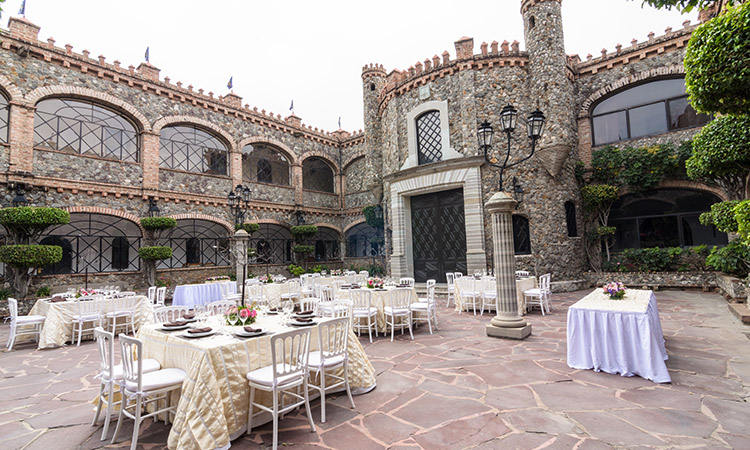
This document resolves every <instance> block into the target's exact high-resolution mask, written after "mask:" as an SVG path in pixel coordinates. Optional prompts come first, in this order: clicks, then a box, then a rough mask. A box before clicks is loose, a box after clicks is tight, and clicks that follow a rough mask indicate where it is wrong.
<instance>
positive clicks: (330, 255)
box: [313, 227, 340, 261]
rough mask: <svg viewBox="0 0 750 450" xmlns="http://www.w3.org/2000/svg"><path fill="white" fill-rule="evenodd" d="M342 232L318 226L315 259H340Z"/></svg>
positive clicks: (315, 239) (315, 238)
mask: <svg viewBox="0 0 750 450" xmlns="http://www.w3.org/2000/svg"><path fill="white" fill-rule="evenodd" d="M339 236H340V234H339V232H338V231H336V230H334V229H333V228H327V227H318V234H316V235H315V237H314V238H313V240H314V242H315V261H333V260H336V259H339V247H340V244H339V240H340V237H339Z"/></svg>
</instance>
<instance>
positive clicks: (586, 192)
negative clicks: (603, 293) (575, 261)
mask: <svg viewBox="0 0 750 450" xmlns="http://www.w3.org/2000/svg"><path fill="white" fill-rule="evenodd" d="M619 193H620V190H619V188H618V187H617V186H612V185H609V184H588V185H586V186H583V187H582V188H581V198H582V199H583V209H584V212H585V213H586V216H585V222H584V224H585V228H586V233H585V234H586V238H587V241H586V253H587V254H588V257H589V263H590V264H591V268H592V269H594V270H595V271H597V272H598V271H600V270H601V267H602V252H601V248H602V242H604V244H605V245H604V248H605V249H606V252H607V261H609V259H610V254H609V247H610V245H611V237H612V235H614V233H615V228H614V227H610V226H607V222H608V221H609V212H610V209H611V208H612V204H613V203H614V202H615V201H616V200H617V198H618V196H619Z"/></svg>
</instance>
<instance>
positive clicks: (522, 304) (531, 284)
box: [453, 277, 536, 316]
mask: <svg viewBox="0 0 750 450" xmlns="http://www.w3.org/2000/svg"><path fill="white" fill-rule="evenodd" d="M477 283H479V282H478V281H477ZM453 286H454V288H453V293H454V298H455V301H456V308H455V309H456V311H461V309H462V308H463V309H466V308H465V307H464V304H463V299H462V298H461V289H460V288H459V287H458V283H456V284H454V285H453ZM535 287H536V277H526V278H521V279H517V280H516V299H517V300H518V313H519V314H520V315H522V316H523V315H524V314H526V299H525V298H524V296H523V291H525V290H527V289H533V288H535ZM477 301H478V303H477V304H478V306H477V309H480V308H481V307H482V299H481V298H479V297H477ZM494 309H495V308H494V306H493V307H492V310H494Z"/></svg>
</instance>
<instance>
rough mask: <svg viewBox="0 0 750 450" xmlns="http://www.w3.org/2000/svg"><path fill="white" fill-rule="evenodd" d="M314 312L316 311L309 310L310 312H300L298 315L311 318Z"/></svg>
mask: <svg viewBox="0 0 750 450" xmlns="http://www.w3.org/2000/svg"><path fill="white" fill-rule="evenodd" d="M314 312H315V311H313V310H312V309H311V310H308V311H300V312H298V313H297V314H299V315H300V316H309V315H310V314H313V313H314Z"/></svg>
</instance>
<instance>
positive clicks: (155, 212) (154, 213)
mask: <svg viewBox="0 0 750 450" xmlns="http://www.w3.org/2000/svg"><path fill="white" fill-rule="evenodd" d="M146 215H147V216H148V217H159V216H160V215H161V210H160V209H159V206H158V205H157V204H156V200H154V198H153V197H149V198H148V211H147V212H146Z"/></svg>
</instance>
